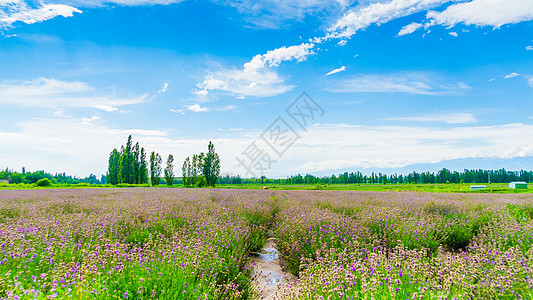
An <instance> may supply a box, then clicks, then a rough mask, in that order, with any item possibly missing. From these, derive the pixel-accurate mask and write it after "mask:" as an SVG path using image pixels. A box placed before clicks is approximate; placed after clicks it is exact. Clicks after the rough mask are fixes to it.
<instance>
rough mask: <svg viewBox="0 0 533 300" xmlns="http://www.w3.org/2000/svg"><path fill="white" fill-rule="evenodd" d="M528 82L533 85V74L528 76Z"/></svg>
mask: <svg viewBox="0 0 533 300" xmlns="http://www.w3.org/2000/svg"><path fill="white" fill-rule="evenodd" d="M527 84H528V85H529V86H530V87H533V76H528V77H527Z"/></svg>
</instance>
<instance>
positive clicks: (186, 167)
mask: <svg viewBox="0 0 533 300" xmlns="http://www.w3.org/2000/svg"><path fill="white" fill-rule="evenodd" d="M190 169H191V160H190V159H189V157H188V156H187V158H186V159H185V160H184V161H183V166H182V167H181V172H182V181H183V185H184V186H189V185H191V178H190V177H189V172H190Z"/></svg>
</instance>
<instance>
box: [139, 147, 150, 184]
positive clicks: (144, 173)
mask: <svg viewBox="0 0 533 300" xmlns="http://www.w3.org/2000/svg"><path fill="white" fill-rule="evenodd" d="M139 159H140V162H139V172H138V176H139V183H140V184H146V183H148V167H147V166H146V152H145V151H144V148H141V153H140V156H139Z"/></svg>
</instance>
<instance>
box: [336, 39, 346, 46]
mask: <svg viewBox="0 0 533 300" xmlns="http://www.w3.org/2000/svg"><path fill="white" fill-rule="evenodd" d="M347 43H348V41H347V40H341V41H340V42H338V43H337V45H339V46H346V44H347Z"/></svg>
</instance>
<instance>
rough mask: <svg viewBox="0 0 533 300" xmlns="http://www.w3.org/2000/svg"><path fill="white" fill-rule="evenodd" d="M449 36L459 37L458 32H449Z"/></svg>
mask: <svg viewBox="0 0 533 300" xmlns="http://www.w3.org/2000/svg"><path fill="white" fill-rule="evenodd" d="M448 34H449V35H451V36H454V37H458V36H459V35H458V34H457V32H455V31H452V32H448Z"/></svg>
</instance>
